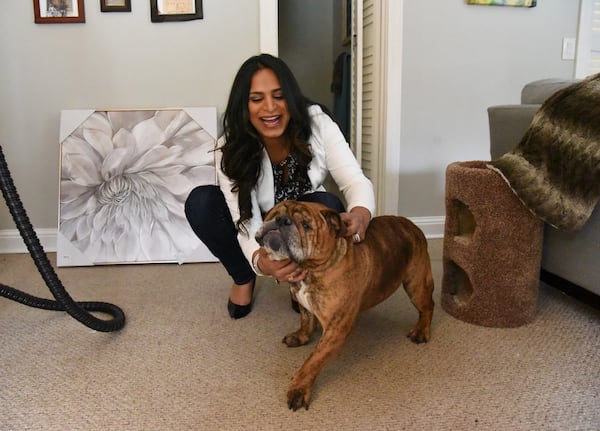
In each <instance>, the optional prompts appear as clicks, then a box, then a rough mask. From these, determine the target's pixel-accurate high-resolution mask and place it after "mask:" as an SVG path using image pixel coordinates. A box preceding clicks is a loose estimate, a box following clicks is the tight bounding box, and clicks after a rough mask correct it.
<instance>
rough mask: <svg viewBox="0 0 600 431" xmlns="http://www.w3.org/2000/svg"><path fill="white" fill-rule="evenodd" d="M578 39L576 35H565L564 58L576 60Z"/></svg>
mask: <svg viewBox="0 0 600 431" xmlns="http://www.w3.org/2000/svg"><path fill="white" fill-rule="evenodd" d="M576 41H577V39H575V38H574V37H563V44H562V59H563V60H575V45H576Z"/></svg>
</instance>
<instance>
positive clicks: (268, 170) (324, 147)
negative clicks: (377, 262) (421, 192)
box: [215, 105, 375, 262]
mask: <svg viewBox="0 0 600 431" xmlns="http://www.w3.org/2000/svg"><path fill="white" fill-rule="evenodd" d="M308 112H309V115H310V117H311V120H312V135H311V137H310V140H309V144H310V149H311V151H312V156H313V158H312V161H311V162H310V164H309V166H308V177H309V179H310V182H311V185H312V189H311V190H310V191H309V192H307V193H310V192H314V191H325V187H323V182H324V181H325V178H326V177H327V173H331V177H332V178H333V180H334V181H335V183H336V184H337V186H338V187H339V189H340V191H341V192H342V193H343V195H344V199H345V200H346V205H347V207H346V209H347V211H350V210H351V209H352V208H354V207H357V206H361V207H365V208H367V209H368V210H369V211H370V212H371V214H374V213H375V196H374V194H373V184H372V183H371V181H369V179H368V178H367V177H366V176H365V175H364V174H363V172H362V170H361V168H360V166H359V164H358V162H357V161H356V158H355V157H354V154H353V153H352V151H351V150H350V146H349V145H348V143H347V142H346V138H344V135H343V134H342V131H341V130H340V128H339V127H338V126H337V124H336V123H335V122H334V121H333V120H332V119H331V118H330V117H329V116H328V115H327V114H325V113H324V112H323V111H322V110H321V108H320V107H319V106H318V105H312V106H310V107H309V108H308ZM224 142H225V141H224V137H221V138H220V139H219V142H218V143H217V148H220V147H222V146H223V144H224ZM221 158H222V152H221V151H219V150H217V151H216V155H215V167H216V169H217V181H218V184H219V187H220V188H221V191H222V192H223V195H224V196H225V201H226V202H227V206H228V207H229V211H230V212H231V218H232V219H233V222H234V223H237V221H238V220H239V218H240V210H239V203H238V193H237V192H232V191H231V189H232V188H233V181H232V180H231V179H229V177H227V175H225V173H224V172H223V171H222V170H221ZM274 196H275V186H274V182H273V168H272V166H271V161H270V159H269V155H268V154H267V151H266V149H265V150H263V159H262V172H261V175H260V177H259V179H258V183H257V185H256V187H255V188H254V190H253V191H252V193H251V200H252V218H251V219H250V220H247V221H246V222H245V223H244V226H245V227H246V230H247V233H244V232H239V233H238V242H239V243H240V246H241V248H242V251H243V252H244V255H245V256H246V259H248V262H252V254H253V253H254V251H255V250H257V249H258V248H259V247H260V246H259V245H258V243H257V242H256V240H255V239H254V236H255V234H256V231H257V230H258V228H259V227H260V225H261V224H262V216H261V213H265V212H267V211H268V210H270V209H271V208H273V206H274V202H275V201H274V199H275V198H274Z"/></svg>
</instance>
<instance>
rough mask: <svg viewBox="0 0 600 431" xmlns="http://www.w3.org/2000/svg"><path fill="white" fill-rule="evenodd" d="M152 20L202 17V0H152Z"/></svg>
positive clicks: (189, 19)
mask: <svg viewBox="0 0 600 431" xmlns="http://www.w3.org/2000/svg"><path fill="white" fill-rule="evenodd" d="M150 17H151V20H152V22H165V21H191V20H193V19H202V18H203V14H202V0H150Z"/></svg>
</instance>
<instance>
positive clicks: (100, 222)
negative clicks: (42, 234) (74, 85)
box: [56, 107, 217, 266]
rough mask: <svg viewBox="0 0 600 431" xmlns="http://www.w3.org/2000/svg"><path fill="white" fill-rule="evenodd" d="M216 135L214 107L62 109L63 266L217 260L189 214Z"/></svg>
mask: <svg viewBox="0 0 600 431" xmlns="http://www.w3.org/2000/svg"><path fill="white" fill-rule="evenodd" d="M216 138H217V112H216V108H214V107H206V108H184V109H158V110H156V109H151V110H150V109H149V110H115V111H97V110H64V111H62V112H61V117H60V185H59V195H60V201H59V214H58V233H57V240H56V248H57V253H56V256H57V265H58V266H86V265H103V264H121V263H157V262H176V263H184V262H214V261H216V260H217V259H216V258H215V257H214V256H213V255H212V253H210V251H209V250H208V249H207V248H206V246H205V245H204V244H203V243H202V242H201V241H200V240H199V239H198V238H197V237H196V235H195V234H194V232H193V231H192V229H191V228H190V226H189V223H188V222H187V219H186V217H185V212H184V204H185V200H186V199H187V196H188V195H189V193H190V191H191V190H192V189H194V188H195V187H196V186H198V185H207V184H215V183H216V171H215V165H214V148H215V145H216Z"/></svg>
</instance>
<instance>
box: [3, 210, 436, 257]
mask: <svg viewBox="0 0 600 431" xmlns="http://www.w3.org/2000/svg"><path fill="white" fill-rule="evenodd" d="M409 218H410V219H411V221H412V222H413V223H414V224H416V225H417V226H419V228H421V230H422V231H423V233H424V234H425V236H426V237H427V239H433V238H443V237H444V222H445V218H444V217H409ZM35 233H36V234H37V237H38V239H39V240H40V243H41V244H42V247H44V251H46V252H52V253H54V252H56V229H51V228H38V229H35ZM8 253H27V247H26V246H25V242H24V241H23V239H22V238H21V235H20V234H19V231H18V230H17V229H4V230H0V254H8Z"/></svg>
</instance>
